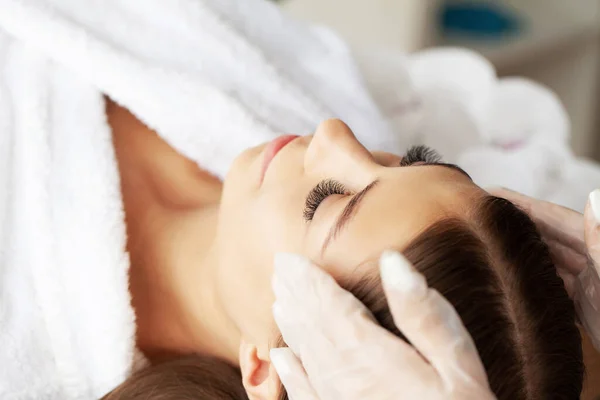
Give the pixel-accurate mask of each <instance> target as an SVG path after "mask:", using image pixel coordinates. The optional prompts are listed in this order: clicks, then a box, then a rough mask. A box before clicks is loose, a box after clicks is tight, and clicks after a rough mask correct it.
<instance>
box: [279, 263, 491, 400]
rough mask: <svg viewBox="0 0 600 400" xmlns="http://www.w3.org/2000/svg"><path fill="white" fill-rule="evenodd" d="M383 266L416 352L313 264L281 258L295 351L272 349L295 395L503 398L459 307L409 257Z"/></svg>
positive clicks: (286, 334) (308, 398) (302, 399)
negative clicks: (493, 387) (494, 387)
mask: <svg viewBox="0 0 600 400" xmlns="http://www.w3.org/2000/svg"><path fill="white" fill-rule="evenodd" d="M380 266H381V276H382V280H383V285H384V289H385V293H386V295H387V300H388V303H389V306H390V310H391V313H392V315H393V317H394V322H395V323H396V326H397V327H398V329H399V330H400V331H402V332H403V333H404V334H405V335H406V337H407V338H408V340H410V342H411V343H412V344H413V345H414V348H413V347H411V346H410V345H409V344H407V343H406V342H404V341H402V340H401V339H400V338H398V337H396V336H395V335H393V334H392V333H390V332H388V331H386V330H385V329H383V328H382V327H380V326H379V325H377V324H376V323H374V321H373V318H372V315H371V314H370V312H369V311H368V310H367V309H366V307H365V306H364V305H363V304H362V303H361V302H359V301H358V300H357V299H356V298H355V297H354V296H352V295H351V294H350V293H348V292H346V291H345V290H343V289H341V288H340V287H339V286H338V285H337V283H336V282H335V281H334V279H333V278H331V277H330V276H329V275H327V274H326V273H325V272H323V271H321V270H320V269H319V268H318V267H316V266H314V265H312V264H311V263H310V262H309V261H308V260H306V259H305V258H303V257H301V256H297V255H293V254H278V255H277V256H276V258H275V276H274V278H273V288H274V291H275V295H276V297H277V301H276V302H275V304H274V306H273V314H274V316H275V320H276V322H277V325H278V326H279V328H280V329H281V333H282V335H283V338H284V340H285V341H286V342H287V344H288V345H289V348H280V349H272V350H271V362H272V364H273V365H274V366H275V368H276V370H277V372H278V374H279V377H280V379H281V381H282V383H283V384H284V386H285V387H286V390H287V392H288V395H289V397H290V398H291V399H292V400H339V399H344V400H364V399H369V400H398V399H416V398H418V399H422V400H431V399H445V400H448V399H450V400H452V399H456V400H458V399H460V400H465V399H466V400H468V399H473V400H474V399H477V400H489V399H494V398H495V397H494V395H493V394H492V393H491V391H490V389H489V385H488V381H487V376H486V373H485V370H484V368H483V366H482V364H481V361H480V359H479V355H478V354H477V350H476V348H475V345H474V344H473V341H472V339H471V337H470V335H469V333H468V332H467V331H466V329H465V327H464V326H463V324H462V322H461V320H460V318H459V317H458V315H457V314H456V311H455V310H454V308H453V307H452V306H451V305H450V303H448V301H447V300H446V299H444V298H443V297H442V296H441V295H440V294H439V293H438V292H437V291H435V290H433V289H430V288H428V286H427V283H426V281H425V278H424V277H423V276H422V275H421V274H419V273H418V272H417V271H416V270H415V269H414V268H413V266H412V265H411V264H410V263H409V262H408V261H407V260H406V259H405V258H404V257H403V256H401V255H400V254H398V253H395V252H385V253H384V254H383V255H382V257H381V260H380ZM419 353H420V354H419Z"/></svg>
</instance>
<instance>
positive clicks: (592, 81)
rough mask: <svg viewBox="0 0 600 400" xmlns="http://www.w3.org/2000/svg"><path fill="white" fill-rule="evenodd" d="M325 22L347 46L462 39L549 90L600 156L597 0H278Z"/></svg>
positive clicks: (409, 46) (582, 142)
mask: <svg viewBox="0 0 600 400" xmlns="http://www.w3.org/2000/svg"><path fill="white" fill-rule="evenodd" d="M277 2H278V3H279V5H280V6H281V7H282V8H283V9H284V11H285V12H287V13H289V14H291V15H293V16H295V17H298V18H300V19H303V20H306V21H310V22H314V23H319V24H324V25H328V26H329V27H331V28H333V29H334V30H336V31H337V32H338V33H339V34H340V35H341V36H342V37H344V38H345V39H346V40H347V41H348V42H349V43H350V44H351V46H352V47H354V48H356V49H360V48H367V47H368V48H382V49H387V50H397V51H400V52H405V53H406V52H413V51H416V50H419V49H422V48H425V47H431V46H448V45H451V46H461V47H467V48H471V49H473V50H476V51H478V52H479V53H481V54H483V55H484V56H485V57H487V58H488V59H489V60H490V61H492V63H493V64H494V65H495V67H496V69H497V71H498V74H499V75H500V76H514V75H518V76H525V77H529V78H531V79H533V80H535V81H538V82H540V83H543V84H545V85H546V86H548V87H550V88H551V89H552V90H554V91H555V92H556V93H557V94H558V96H559V97H560V99H561V100H562V102H563V104H564V105H565V107H566V109H567V112H568V113H569V116H570V118H571V123H572V146H573V149H574V151H575V153H576V154H578V155H580V156H586V157H592V158H595V159H597V160H600V112H597V111H600V0H479V1H477V0H279V1H277Z"/></svg>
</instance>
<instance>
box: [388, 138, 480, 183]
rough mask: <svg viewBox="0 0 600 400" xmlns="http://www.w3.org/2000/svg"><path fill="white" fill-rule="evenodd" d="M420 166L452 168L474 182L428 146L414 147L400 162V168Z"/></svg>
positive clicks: (460, 169) (463, 171)
mask: <svg viewBox="0 0 600 400" xmlns="http://www.w3.org/2000/svg"><path fill="white" fill-rule="evenodd" d="M419 165H434V166H435V165H437V166H441V167H446V168H451V169H453V170H455V171H458V172H460V173H461V174H463V175H465V176H467V177H468V178H469V179H471V180H472V178H471V176H470V175H469V174H467V172H466V171H465V170H464V169H462V168H461V167H459V166H458V165H456V164H450V163H445V162H443V161H442V157H441V156H440V154H439V153H438V152H437V151H435V150H433V149H432V148H430V147H427V146H423V145H420V146H413V147H411V148H409V149H408V151H407V152H406V154H405V155H404V157H402V160H400V165H399V166H400V167H410V166H419Z"/></svg>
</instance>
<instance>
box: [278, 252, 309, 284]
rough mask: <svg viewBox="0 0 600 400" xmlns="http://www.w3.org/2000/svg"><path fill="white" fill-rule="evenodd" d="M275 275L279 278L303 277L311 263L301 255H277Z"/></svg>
mask: <svg viewBox="0 0 600 400" xmlns="http://www.w3.org/2000/svg"><path fill="white" fill-rule="evenodd" d="M274 263H275V275H277V276H278V278H281V279H285V278H286V277H289V276H290V275H291V276H297V275H302V274H304V273H305V272H306V270H307V269H308V266H309V265H310V261H309V260H308V259H307V258H306V257H303V256H301V255H299V254H294V253H275V258H274Z"/></svg>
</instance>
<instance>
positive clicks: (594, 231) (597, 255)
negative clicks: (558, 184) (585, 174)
mask: <svg viewBox="0 0 600 400" xmlns="http://www.w3.org/2000/svg"><path fill="white" fill-rule="evenodd" d="M599 221H600V190H595V191H593V192H592V193H590V197H589V200H588V204H587V205H586V209H585V242H586V245H587V247H588V261H589V263H588V268H587V269H586V270H584V271H583V272H582V273H581V274H579V276H578V277H577V281H576V284H577V285H578V287H577V290H576V291H575V299H574V300H575V306H576V310H577V314H578V315H579V319H580V320H581V322H582V324H583V326H584V327H585V330H586V331H587V333H588V334H589V336H590V338H591V339H592V343H593V344H594V347H595V348H596V349H597V350H600V277H599V275H600V222H599Z"/></svg>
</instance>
